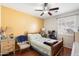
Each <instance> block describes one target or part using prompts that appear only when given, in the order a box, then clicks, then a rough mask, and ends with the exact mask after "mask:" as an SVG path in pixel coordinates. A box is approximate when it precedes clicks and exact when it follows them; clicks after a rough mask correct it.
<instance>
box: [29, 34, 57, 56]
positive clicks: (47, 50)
mask: <svg viewBox="0 0 79 59" xmlns="http://www.w3.org/2000/svg"><path fill="white" fill-rule="evenodd" d="M28 37H29V41H30V43H31V45H32V46H33V47H34V48H36V49H37V50H39V51H40V52H42V53H44V54H47V55H51V47H50V46H48V45H46V44H44V42H46V41H47V42H50V43H53V42H55V41H56V40H51V39H49V38H43V37H41V36H40V35H39V34H33V35H31V34H30V35H28Z"/></svg>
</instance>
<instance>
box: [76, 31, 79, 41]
mask: <svg viewBox="0 0 79 59" xmlns="http://www.w3.org/2000/svg"><path fill="white" fill-rule="evenodd" d="M75 41H76V42H79V32H76V33H75Z"/></svg>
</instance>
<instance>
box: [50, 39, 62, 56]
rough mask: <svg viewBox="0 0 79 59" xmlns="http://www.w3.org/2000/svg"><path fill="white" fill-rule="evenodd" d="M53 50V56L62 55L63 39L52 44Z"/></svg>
mask: <svg viewBox="0 0 79 59" xmlns="http://www.w3.org/2000/svg"><path fill="white" fill-rule="evenodd" d="M51 50H52V53H51V55H52V56H58V55H60V53H61V51H63V39H62V41H61V42H58V43H56V44H54V45H52V46H51Z"/></svg>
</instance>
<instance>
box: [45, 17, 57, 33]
mask: <svg viewBox="0 0 79 59" xmlns="http://www.w3.org/2000/svg"><path fill="white" fill-rule="evenodd" d="M56 25H57V20H56V18H54V17H52V18H49V19H46V20H45V21H44V27H45V29H46V32H47V31H48V30H56V31H57V26H56Z"/></svg>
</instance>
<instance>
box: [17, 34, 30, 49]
mask: <svg viewBox="0 0 79 59" xmlns="http://www.w3.org/2000/svg"><path fill="white" fill-rule="evenodd" d="M16 41H17V45H18V46H19V49H20V50H22V49H26V48H29V47H30V44H29V41H28V37H27V36H24V35H20V36H18V37H17V38H16Z"/></svg>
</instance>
